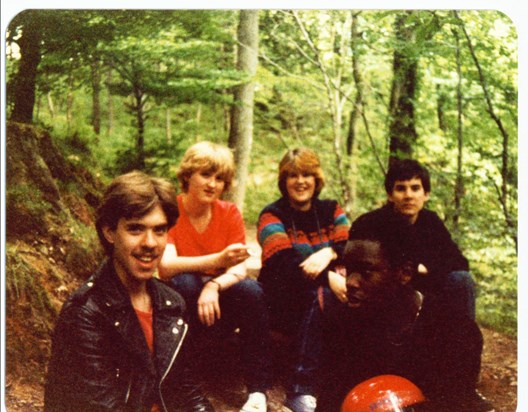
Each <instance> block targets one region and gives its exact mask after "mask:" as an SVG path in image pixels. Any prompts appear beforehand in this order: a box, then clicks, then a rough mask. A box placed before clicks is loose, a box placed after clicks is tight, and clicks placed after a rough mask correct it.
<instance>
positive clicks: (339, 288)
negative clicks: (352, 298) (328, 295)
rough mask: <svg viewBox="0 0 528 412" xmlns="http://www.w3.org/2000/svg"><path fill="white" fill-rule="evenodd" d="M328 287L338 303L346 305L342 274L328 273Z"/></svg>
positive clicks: (344, 280)
mask: <svg viewBox="0 0 528 412" xmlns="http://www.w3.org/2000/svg"><path fill="white" fill-rule="evenodd" d="M328 285H329V286H330V289H331V290H332V292H334V295H336V297H337V299H338V300H339V301H340V302H343V303H346V301H347V289H346V277H345V276H343V275H342V274H339V273H336V272H333V271H331V270H330V271H328Z"/></svg>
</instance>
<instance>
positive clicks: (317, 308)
mask: <svg viewBox="0 0 528 412" xmlns="http://www.w3.org/2000/svg"><path fill="white" fill-rule="evenodd" d="M325 289H326V288H325ZM311 301H312V304H311V305H310V306H309V307H308V309H307V310H306V312H305V313H304V316H303V319H302V322H301V325H300V328H299V332H298V335H297V340H296V349H297V358H296V360H295V364H294V370H293V374H292V378H291V383H290V388H289V391H288V392H289V394H290V395H292V394H298V395H315V393H316V391H317V387H318V382H317V376H318V369H319V358H320V355H321V349H322V339H323V334H322V321H323V319H322V309H321V305H320V302H319V298H318V296H317V290H314V291H313V293H312V296H311Z"/></svg>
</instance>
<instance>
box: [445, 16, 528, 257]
mask: <svg viewBox="0 0 528 412" xmlns="http://www.w3.org/2000/svg"><path fill="white" fill-rule="evenodd" d="M453 14H454V16H455V18H456V19H457V20H458V22H459V24H460V28H461V30H462V33H464V37H465V39H466V41H467V44H468V47H469V51H470V53H471V57H472V59H473V62H474V63H475V66H476V68H477V71H478V75H479V81H480V87H482V91H483V93H484V97H485V101H486V107H487V109H488V110H487V111H488V113H489V115H490V116H491V118H492V119H493V121H494V122H495V124H496V125H497V127H498V129H499V131H500V133H501V136H502V154H501V159H502V165H501V180H502V181H501V186H500V188H499V189H498V191H499V202H500V203H501V206H502V211H503V213H504V220H505V221H506V226H507V228H508V229H509V230H510V231H511V233H512V235H511V237H512V240H513V241H514V242H515V248H516V250H518V238H517V222H516V221H515V220H514V217H513V216H512V214H511V213H510V207H509V205H508V203H509V202H508V200H509V194H508V193H509V188H508V171H509V161H510V155H509V150H508V148H509V140H510V136H509V135H508V132H507V131H506V129H505V127H504V125H503V124H502V120H501V118H500V117H499V116H498V115H497V113H496V111H495V107H494V106H493V103H492V101H491V94H490V92H489V90H488V83H487V81H486V78H485V76H484V71H483V70H482V67H481V65H480V62H479V60H478V58H477V54H476V53H475V49H474V48H473V43H472V42H471V38H470V37H469V34H468V32H467V30H466V26H465V24H464V21H463V20H462V19H461V18H460V16H459V15H458V13H457V12H456V11H454V12H453Z"/></svg>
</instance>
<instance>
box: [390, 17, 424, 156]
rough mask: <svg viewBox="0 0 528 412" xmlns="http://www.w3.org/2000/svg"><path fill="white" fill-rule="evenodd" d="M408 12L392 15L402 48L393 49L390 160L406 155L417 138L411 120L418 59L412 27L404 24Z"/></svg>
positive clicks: (413, 121)
mask: <svg viewBox="0 0 528 412" xmlns="http://www.w3.org/2000/svg"><path fill="white" fill-rule="evenodd" d="M409 13H412V12H404V13H402V14H400V15H398V16H397V17H396V21H395V29H396V38H397V41H398V42H399V43H400V44H403V47H399V48H398V47H397V48H395V49H394V60H393V79H392V90H391V99H390V106H389V114H390V119H391V120H390V126H389V137H390V159H389V164H390V163H391V162H392V161H393V160H394V159H396V158H400V157H410V156H411V155H412V147H413V145H414V142H415V141H416V138H417V133H416V128H415V120H414V99H415V92H416V83H417V77H416V75H417V69H418V62H417V57H415V55H414V53H415V51H414V50H413V48H412V47H410V46H411V44H412V43H413V29H412V28H411V27H408V26H407V24H406V23H407V19H408V17H409Z"/></svg>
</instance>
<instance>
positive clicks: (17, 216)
mask: <svg viewBox="0 0 528 412" xmlns="http://www.w3.org/2000/svg"><path fill="white" fill-rule="evenodd" d="M50 210H51V205H50V204H49V203H48V202H47V201H46V200H45V199H44V198H43V197H42V196H41V192H40V191H39V190H38V189H37V188H36V187H35V186H33V185H32V184H23V185H22V184H21V185H10V186H9V187H7V190H6V231H7V236H8V237H13V238H16V237H17V236H20V235H23V234H25V233H44V232H45V231H46V229H47V223H46V220H45V216H46V213H48V212H49V211H50Z"/></svg>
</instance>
